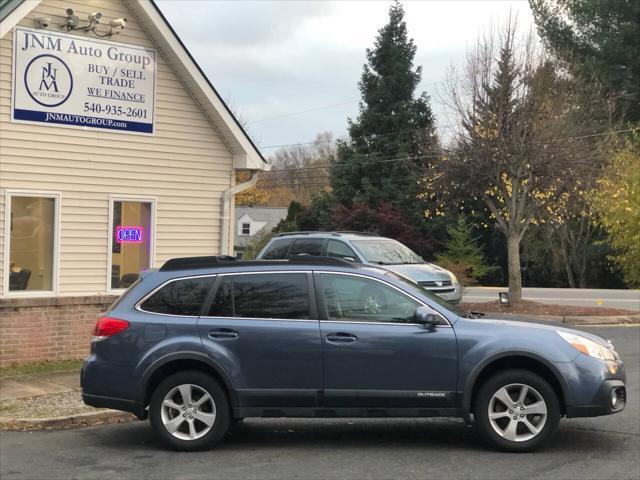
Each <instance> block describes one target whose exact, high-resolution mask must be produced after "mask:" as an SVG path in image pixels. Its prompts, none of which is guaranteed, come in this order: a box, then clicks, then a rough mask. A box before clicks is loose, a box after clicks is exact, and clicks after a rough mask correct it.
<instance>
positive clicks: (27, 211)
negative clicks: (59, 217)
mask: <svg viewBox="0 0 640 480" xmlns="http://www.w3.org/2000/svg"><path fill="white" fill-rule="evenodd" d="M55 216H56V199H55V198H50V197H27V196H17V195H12V196H11V220H10V227H9V228H10V232H11V233H10V239H9V290H10V291H22V290H36V291H52V290H53V279H54V256H55V255H54V252H55Z"/></svg>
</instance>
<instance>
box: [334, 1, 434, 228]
mask: <svg viewBox="0 0 640 480" xmlns="http://www.w3.org/2000/svg"><path fill="white" fill-rule="evenodd" d="M415 54H416V46H415V45H414V43H413V40H412V39H411V38H409V36H408V33H407V25H406V22H405V20H404V10H403V8H402V5H401V4H400V3H395V4H394V5H392V6H391V8H390V9H389V22H388V23H387V25H385V26H384V27H383V28H381V29H380V30H379V33H378V36H377V38H376V40H375V44H374V48H373V49H367V52H366V56H367V64H365V65H364V71H363V73H362V77H361V80H360V83H359V87H360V92H361V95H362V100H361V102H360V113H359V115H358V118H357V119H355V120H349V137H350V138H349V141H347V142H342V143H340V144H339V147H338V156H337V160H336V165H334V166H333V167H332V169H331V184H332V187H333V192H334V195H335V198H336V200H337V201H338V202H339V203H341V204H343V205H345V206H347V207H350V206H351V205H352V204H353V202H358V203H365V204H367V205H369V206H370V207H371V208H374V209H375V208H378V206H379V205H380V203H390V204H393V205H395V206H396V207H399V208H400V210H401V211H403V212H407V213H408V214H409V215H411V216H413V218H414V219H422V220H424V214H423V212H424V207H423V206H422V205H420V203H421V200H420V199H419V198H418V197H419V194H420V187H419V181H420V179H421V178H423V176H424V172H425V170H426V168H427V166H428V162H429V158H414V157H423V156H425V157H426V156H431V157H433V156H434V153H436V152H437V151H438V141H437V138H436V133H435V128H434V119H433V114H432V112H431V108H430V106H429V97H428V96H427V94H426V93H422V94H421V95H419V96H418V97H417V98H416V97H415V90H416V88H417V86H418V84H419V83H420V79H421V76H422V69H421V67H419V66H417V67H415V66H414V57H415ZM407 157H410V158H408V159H407ZM394 159H404V160H400V161H395V160H394Z"/></svg>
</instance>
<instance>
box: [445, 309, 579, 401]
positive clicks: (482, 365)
mask: <svg viewBox="0 0 640 480" xmlns="http://www.w3.org/2000/svg"><path fill="white" fill-rule="evenodd" d="M455 329H456V335H457V338H458V359H459V362H458V378H459V384H458V391H462V405H461V407H462V408H463V410H464V411H465V412H469V411H470V408H471V396H472V392H473V389H474V387H475V386H476V382H477V380H478V378H479V376H480V375H481V374H482V372H483V371H484V370H485V369H486V368H487V367H488V366H489V365H491V364H492V363H493V362H495V361H498V360H500V359H503V358H508V357H520V358H525V359H527V360H529V361H534V362H536V363H538V364H540V365H541V366H543V367H544V368H546V369H547V370H548V371H550V372H551V373H552V374H553V376H554V377H555V380H557V383H558V385H560V388H561V390H562V395H563V397H564V400H565V403H568V402H570V401H571V400H572V398H571V389H570V388H569V387H568V383H567V379H566V378H564V376H563V374H562V369H561V368H559V367H560V366H561V365H562V364H568V363H572V362H573V361H574V360H575V359H576V357H577V356H578V355H579V352H578V351H577V350H575V349H574V348H573V347H571V346H569V345H568V344H567V343H566V342H565V341H564V340H563V339H562V338H561V337H560V336H559V335H558V334H557V333H556V327H554V326H549V325H540V324H535V323H527V322H513V321H503V320H485V319H464V318H461V319H460V320H459V321H458V322H457V323H456V325H455Z"/></svg>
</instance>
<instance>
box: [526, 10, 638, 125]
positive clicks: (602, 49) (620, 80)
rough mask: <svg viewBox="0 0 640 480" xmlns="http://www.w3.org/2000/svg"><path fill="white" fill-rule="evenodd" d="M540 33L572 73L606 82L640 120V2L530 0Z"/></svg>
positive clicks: (627, 112)
mask: <svg viewBox="0 0 640 480" xmlns="http://www.w3.org/2000/svg"><path fill="white" fill-rule="evenodd" d="M529 2H530V5H531V9H532V10H533V14H534V18H535V21H536V24H537V26H538V30H539V32H540V35H541V36H542V38H543V39H544V40H545V43H546V45H547V46H548V47H549V48H550V49H551V50H552V51H553V52H554V53H555V54H556V55H557V57H558V58H560V59H562V60H563V61H565V63H566V64H567V66H568V67H569V68H570V70H571V71H573V72H575V73H578V74H580V75H581V76H582V77H583V78H585V79H586V80H587V81H591V80H592V79H593V78H596V79H598V80H599V81H601V82H603V83H604V84H606V85H607V86H608V87H609V88H610V90H611V92H612V93H614V94H615V95H616V96H617V97H618V100H619V106H620V110H621V112H623V113H624V114H625V119H626V120H628V121H630V122H639V121H640V54H639V53H638V52H640V1H638V0H529Z"/></svg>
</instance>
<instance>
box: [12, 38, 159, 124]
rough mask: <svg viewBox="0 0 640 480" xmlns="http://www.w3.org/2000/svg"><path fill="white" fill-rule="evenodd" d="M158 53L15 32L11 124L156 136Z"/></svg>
mask: <svg viewBox="0 0 640 480" xmlns="http://www.w3.org/2000/svg"><path fill="white" fill-rule="evenodd" d="M155 82H156V52H155V50H153V49H150V48H143V47H137V46H132V45H126V44H122V43H116V42H107V41H104V40H96V39H93V38H87V37H80V36H78V35H68V34H64V33H57V32H49V31H44V30H35V29H31V28H23V27H16V28H15V29H14V37H13V105H12V109H11V112H12V120H14V121H17V122H29V123H38V124H42V123H45V124H54V125H65V126H74V127H88V128H98V129H107V130H119V131H126V132H136V133H146V134H152V133H153V119H154V107H155V98H154V97H155Z"/></svg>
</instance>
